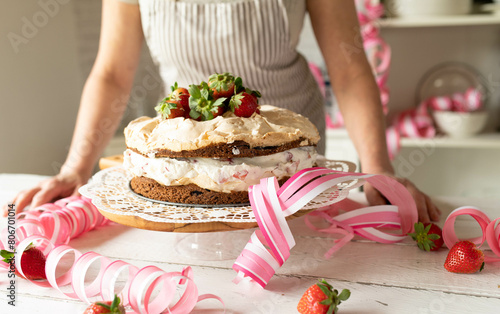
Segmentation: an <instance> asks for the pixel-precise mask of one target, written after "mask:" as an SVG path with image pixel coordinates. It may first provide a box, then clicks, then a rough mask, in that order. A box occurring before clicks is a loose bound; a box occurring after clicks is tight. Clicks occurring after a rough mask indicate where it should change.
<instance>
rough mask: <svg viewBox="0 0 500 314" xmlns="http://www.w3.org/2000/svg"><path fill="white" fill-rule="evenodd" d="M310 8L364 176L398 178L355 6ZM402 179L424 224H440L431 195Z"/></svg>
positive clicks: (313, 3)
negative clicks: (432, 222) (373, 174)
mask: <svg viewBox="0 0 500 314" xmlns="http://www.w3.org/2000/svg"><path fill="white" fill-rule="evenodd" d="M307 9H308V11H309V14H310V17H311V22H312V26H313V29H314V33H315V35H316V39H317V41H318V44H319V46H320V49H321V52H322V54H323V57H324V59H325V63H326V66H327V70H328V74H329V76H330V81H331V83H332V88H333V91H334V93H335V96H336V98H337V101H338V103H339V107H340V110H341V112H342V115H343V118H344V121H345V126H346V128H347V131H348V132H349V136H350V138H351V140H352V141H353V143H354V146H355V147H356V150H357V152H358V155H359V158H360V161H361V166H362V168H363V169H362V170H363V172H367V173H376V174H385V175H389V176H394V169H393V167H392V164H391V162H390V159H389V156H388V152H387V144H386V139H385V118H384V115H383V111H382V105H381V103H380V95H379V91H378V86H377V84H376V82H375V79H374V77H373V74H372V69H371V67H370V65H369V63H368V60H367V58H366V55H365V52H364V49H363V41H362V37H361V34H360V31H359V24H358V19H357V14H356V8H355V5H354V1H352V0H351V1H348V0H308V2H307ZM398 180H399V181H400V182H401V183H403V184H404V185H405V186H406V187H407V189H408V190H409V191H410V193H411V194H412V195H413V197H414V199H415V201H416V203H417V207H418V210H419V219H420V220H421V221H424V222H428V221H430V219H432V220H437V219H439V210H438V209H437V208H436V206H434V204H433V203H432V202H431V201H430V199H429V197H428V196H427V195H425V194H424V193H422V192H421V191H420V190H418V189H417V188H416V187H415V185H413V184H412V183H411V182H410V181H408V180H406V179H401V178H398ZM366 195H367V198H368V200H369V201H370V203H372V204H380V203H382V202H384V201H385V200H384V199H383V198H382V196H381V195H380V194H379V193H377V191H375V190H374V189H373V188H372V187H371V186H367V187H366Z"/></svg>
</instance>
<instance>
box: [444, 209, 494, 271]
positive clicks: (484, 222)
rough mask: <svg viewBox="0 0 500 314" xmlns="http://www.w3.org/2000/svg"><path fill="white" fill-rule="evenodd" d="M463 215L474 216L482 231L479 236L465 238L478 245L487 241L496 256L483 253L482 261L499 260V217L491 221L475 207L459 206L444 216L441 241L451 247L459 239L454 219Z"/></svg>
mask: <svg viewBox="0 0 500 314" xmlns="http://www.w3.org/2000/svg"><path fill="white" fill-rule="evenodd" d="M463 215H465V216H471V217H472V218H474V220H476V221H477V223H478V224H479V226H480V227H481V232H482V235H481V236H480V237H476V238H471V239H465V240H469V241H472V242H474V243H475V244H476V245H477V246H479V247H481V246H482V245H483V244H484V243H485V242H487V243H488V245H489V247H490V248H491V250H492V251H493V253H494V254H495V255H496V257H493V256H487V255H485V258H484V261H485V262H487V263H491V262H500V225H497V222H498V221H500V218H497V219H495V220H493V221H492V220H490V218H489V217H488V215H486V213H485V212H483V211H482V210H481V209H479V208H476V207H470V206H464V207H459V208H457V209H455V210H454V211H452V212H451V213H450V215H449V216H448V217H447V218H446V221H445V223H444V226H443V241H444V243H445V244H446V246H447V247H448V248H451V247H452V246H453V245H455V243H457V242H458V241H460V240H459V239H458V236H457V235H456V233H455V220H456V218H457V217H459V216H463Z"/></svg>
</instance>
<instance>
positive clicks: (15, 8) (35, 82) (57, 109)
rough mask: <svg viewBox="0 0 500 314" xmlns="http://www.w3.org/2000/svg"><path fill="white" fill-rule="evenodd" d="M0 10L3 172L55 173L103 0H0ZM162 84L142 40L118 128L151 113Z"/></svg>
mask: <svg viewBox="0 0 500 314" xmlns="http://www.w3.org/2000/svg"><path fill="white" fill-rule="evenodd" d="M0 12H2V13H5V12H8V14H2V19H0V56H1V58H0V95H1V96H2V98H1V99H2V100H1V101H0V147H2V150H1V153H0V173H2V172H11V173H36V174H45V175H54V174H56V173H57V171H58V167H59V166H60V165H61V163H62V162H63V161H64V159H65V158H66V155H67V152H68V148H69V144H70V141H71V136H72V133H73V128H74V122H75V120H76V114H77V110H78V106H79V101H80V95H81V91H82V88H83V84H84V81H85V79H86V78H87V76H88V74H89V73H90V70H91V67H92V65H93V63H94V60H95V57H96V53H97V49H98V41H99V31H100V22H101V21H100V20H101V0H85V1H75V0H37V1H1V2H0ZM33 20H35V21H33ZM31 25H34V26H33V27H31V28H30V26H31ZM13 42H14V44H12V43H13ZM151 77H153V80H154V81H156V82H157V83H158V84H157V85H156V86H154V88H151V86H150V85H151V82H152V80H151ZM144 78H147V79H148V81H147V82H148V85H147V87H148V88H145V87H144V83H143V82H144V81H143V80H144ZM160 90H161V84H160V79H159V76H158V73H157V70H156V67H155V66H154V64H153V63H152V61H151V58H150V57H149V53H148V51H147V49H146V48H145V47H144V51H143V54H142V56H141V62H140V67H139V70H138V72H137V76H136V80H135V82H134V87H133V88H132V92H131V99H130V101H129V105H128V107H127V110H126V112H125V115H124V118H123V120H122V123H121V125H120V127H119V129H118V131H117V133H122V132H123V127H124V126H125V125H126V124H127V123H128V122H129V121H130V120H132V119H133V118H135V117H137V116H140V115H153V114H154V109H153V108H154V106H155V104H156V103H157V100H158V98H159V97H160V96H161V91H160ZM122 146H123V145H122ZM122 146H121V147H122Z"/></svg>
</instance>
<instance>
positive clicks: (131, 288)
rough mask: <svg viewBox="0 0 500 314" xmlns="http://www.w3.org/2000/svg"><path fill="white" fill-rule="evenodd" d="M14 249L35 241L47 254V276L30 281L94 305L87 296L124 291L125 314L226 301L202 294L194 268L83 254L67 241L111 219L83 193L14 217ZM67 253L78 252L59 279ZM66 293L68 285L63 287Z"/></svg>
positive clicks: (178, 309)
mask: <svg viewBox="0 0 500 314" xmlns="http://www.w3.org/2000/svg"><path fill="white" fill-rule="evenodd" d="M16 219H17V223H16V237H17V238H16V250H17V251H20V252H24V250H25V249H26V248H27V247H28V246H29V245H30V244H31V243H34V244H35V245H36V247H37V248H38V249H40V250H41V251H42V252H43V253H44V254H45V256H46V257H47V262H46V266H45V273H46V275H47V280H46V281H45V280H44V281H38V280H37V281H33V280H29V281H30V282H31V283H33V284H35V285H38V286H41V287H53V288H55V289H57V290H59V291H60V292H61V293H63V294H64V295H66V296H67V297H69V298H73V299H80V300H82V301H84V302H87V303H90V300H89V298H91V297H95V296H97V295H100V296H101V298H102V300H112V299H113V296H114V295H115V293H116V294H120V295H121V299H122V301H123V305H124V306H130V307H131V308H132V311H127V313H161V312H163V311H165V310H167V308H168V310H167V311H168V312H169V313H180V314H182V313H189V312H191V311H192V310H193V308H194V307H195V305H196V303H197V302H199V301H202V300H205V299H210V298H211V299H216V300H219V301H220V302H221V303H222V304H224V303H223V302H222V299H220V298H219V297H218V296H216V295H213V294H204V295H198V289H197V287H196V285H195V283H194V281H193V271H192V269H191V267H185V268H184V269H183V270H182V271H181V272H165V271H163V270H161V269H160V268H158V267H156V266H146V267H144V268H142V269H139V268H137V267H135V266H133V265H130V264H128V263H126V262H124V261H121V260H116V261H112V260H110V259H108V258H107V257H105V256H102V255H99V254H97V253H94V252H87V253H84V254H82V253H81V252H79V251H78V250H76V249H74V248H72V247H70V246H68V245H66V244H67V243H68V242H69V241H70V240H71V239H73V238H76V237H78V236H80V235H83V234H84V233H86V232H87V231H90V230H93V229H95V228H97V227H100V226H103V225H106V224H107V223H108V222H109V220H107V219H106V218H104V216H102V215H101V214H100V213H99V211H98V210H97V208H96V207H95V206H94V205H93V204H92V203H91V201H90V199H87V198H84V197H69V198H65V199H61V200H59V201H57V202H55V203H54V204H45V205H42V206H39V207H37V208H34V209H33V210H30V211H27V212H23V213H20V214H18V215H16ZM4 239H5V242H0V249H7V250H8V249H9V247H10V245H8V243H7V242H6V240H7V229H4V230H3V231H2V240H4ZM67 254H73V255H74V262H73V265H71V268H70V270H69V271H67V272H66V273H64V274H63V275H61V276H59V277H56V269H57V267H58V266H59V263H60V262H61V260H62V259H63V257H64V256H66V255H67ZM21 256H22V254H16V255H15V265H16V268H17V270H18V271H19V273H21V275H23V270H22V267H20V265H21ZM96 261H99V262H100V269H99V273H98V275H97V277H96V278H95V279H94V280H93V281H92V283H90V284H88V283H87V285H86V282H85V280H86V278H85V277H86V275H87V272H88V270H89V268H90V266H91V265H92V264H93V263H95V262H96ZM9 266H10V265H9V264H8V263H5V262H3V261H0V271H1V270H4V271H5V270H8V269H9ZM123 271H126V272H128V279H127V282H126V284H125V287H124V288H123V289H122V291H121V293H120V292H119V291H115V286H116V279H117V278H118V276H119V275H120V273H121V272H123ZM68 285H71V291H70V292H63V290H62V287H64V286H68ZM179 287H181V288H183V291H182V293H181V297H180V298H179V299H178V300H177V301H176V302H175V303H174V305H173V306H171V307H169V305H170V304H171V303H173V302H174V301H175V296H176V293H178V288H179ZM155 289H159V292H158V295H157V296H156V297H155V299H154V300H150V298H151V295H152V294H153V290H155ZM65 291H68V289H65Z"/></svg>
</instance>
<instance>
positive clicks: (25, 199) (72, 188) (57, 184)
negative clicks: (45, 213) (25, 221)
mask: <svg viewBox="0 0 500 314" xmlns="http://www.w3.org/2000/svg"><path fill="white" fill-rule="evenodd" d="M87 180H88V178H87V177H85V178H84V177H83V176H81V175H79V174H77V173H73V172H67V173H64V174H63V173H60V174H58V175H56V176H54V177H52V178H49V179H46V180H43V181H41V182H40V183H38V184H37V185H36V186H34V187H33V188H30V189H27V190H24V191H21V192H19V194H17V195H16V197H15V198H14V200H13V201H12V202H10V204H15V206H16V214H17V213H20V212H21V211H23V210H24V208H25V207H26V206H28V205H30V204H31V207H32V208H35V207H37V206H40V205H42V204H45V203H49V202H51V201H54V200H56V199H60V198H64V197H68V196H76V195H79V193H78V189H79V188H80V187H81V186H82V185H84V184H86V183H87ZM6 215H7V209H6V206H5V207H4V208H3V216H4V217H5V216H6Z"/></svg>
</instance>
